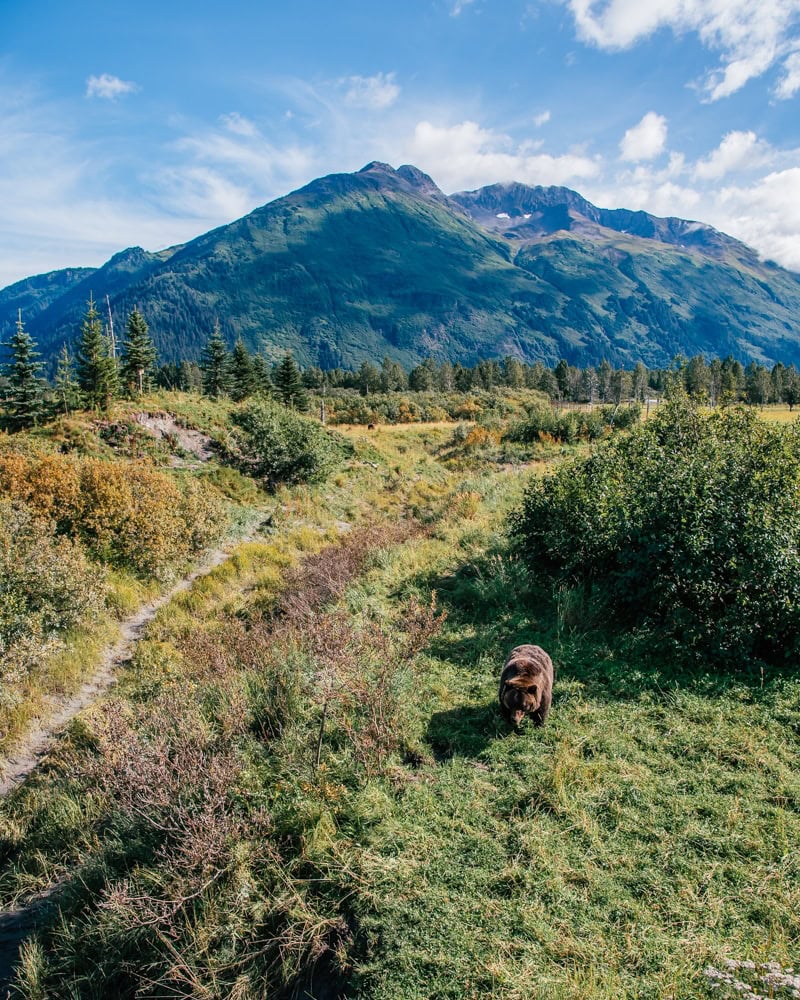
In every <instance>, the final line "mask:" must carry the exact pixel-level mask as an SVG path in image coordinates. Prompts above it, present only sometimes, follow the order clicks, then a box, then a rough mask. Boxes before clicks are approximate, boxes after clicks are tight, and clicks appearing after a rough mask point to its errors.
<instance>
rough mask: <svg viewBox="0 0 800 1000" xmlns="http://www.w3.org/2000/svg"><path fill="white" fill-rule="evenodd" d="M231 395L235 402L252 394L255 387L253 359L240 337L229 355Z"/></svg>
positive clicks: (239, 401)
mask: <svg viewBox="0 0 800 1000" xmlns="http://www.w3.org/2000/svg"><path fill="white" fill-rule="evenodd" d="M230 375H231V396H232V397H233V399H235V400H236V402H237V403H241V401H242V400H243V399H247V398H248V396H252V395H253V393H254V392H255V391H256V389H257V378H256V373H255V370H254V368H253V359H252V357H251V356H250V352H249V351H248V350H247V348H246V347H245V346H244V341H243V340H242V338H241V337H239V339H238V340H237V341H236V344H235V346H234V348H233V354H232V355H231V363H230Z"/></svg>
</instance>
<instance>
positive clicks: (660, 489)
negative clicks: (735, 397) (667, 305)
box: [514, 397, 800, 661]
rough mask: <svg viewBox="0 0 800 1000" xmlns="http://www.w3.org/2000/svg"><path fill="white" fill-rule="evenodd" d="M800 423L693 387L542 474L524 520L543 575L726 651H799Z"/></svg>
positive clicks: (721, 655)
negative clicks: (716, 400) (697, 401)
mask: <svg viewBox="0 0 800 1000" xmlns="http://www.w3.org/2000/svg"><path fill="white" fill-rule="evenodd" d="M799 488H800V427H798V426H797V425H795V426H792V427H789V428H780V427H774V426H770V425H768V424H766V423H764V422H761V421H759V419H758V417H757V416H756V415H755V414H754V413H752V412H745V411H744V410H735V411H723V412H720V413H715V414H713V415H712V416H709V417H703V416H702V415H701V414H700V413H699V412H698V410H697V409H696V407H695V406H694V404H692V403H691V402H690V401H689V400H687V399H686V398H685V397H681V398H674V399H672V400H671V401H669V402H668V403H666V404H665V405H663V406H662V407H661V408H660V410H659V412H658V414H657V415H656V417H655V418H654V419H652V420H651V421H649V422H648V423H647V424H644V425H642V426H639V427H638V428H636V430H634V432H633V433H632V434H630V435H626V436H620V437H618V438H614V439H613V440H612V441H610V442H608V443H607V444H606V445H605V446H602V447H600V448H599V449H598V450H597V451H596V453H595V454H593V455H592V456H591V457H590V458H588V459H580V460H575V461H573V462H570V463H568V464H565V465H563V466H562V467H561V468H559V470H558V471H557V472H556V473H555V474H554V475H553V476H551V477H548V478H545V479H542V480H534V481H533V482H532V483H531V484H530V486H529V488H528V490H527V493H526V495H525V499H524V502H523V506H522V509H521V510H520V511H519V512H518V514H517V515H516V518H515V524H514V527H515V532H516V535H517V538H518V540H519V544H520V545H521V547H522V552H523V554H524V556H525V557H526V559H527V560H528V562H529V563H530V565H531V566H532V567H533V568H534V570H535V571H536V572H538V573H542V572H545V573H546V574H548V575H550V576H551V577H552V578H555V579H556V580H560V581H562V582H563V581H568V582H569V583H573V584H574V583H576V582H582V583H583V584H584V585H585V586H586V587H587V588H595V590H596V591H597V592H598V594H599V595H600V596H602V597H603V598H604V599H605V600H607V601H608V603H609V605H610V607H611V608H612V609H613V611H614V612H616V614H617V615H618V616H619V617H620V618H621V619H622V620H623V621H625V622H627V623H629V624H635V625H637V626H645V627H648V628H651V629H656V630H658V631H659V632H660V633H661V634H664V635H668V636H670V637H671V638H672V639H673V640H674V641H675V643H676V644H678V645H679V646H680V647H682V648H684V649H685V650H698V651H702V653H703V654H704V655H707V656H711V657H712V658H715V659H717V660H720V661H732V660H736V659H739V660H742V659H744V660H746V659H748V658H750V657H753V656H756V657H760V658H763V659H766V660H771V661H778V660H782V659H784V658H791V657H792V656H793V655H795V654H796V653H797V651H798V649H800V511H799V510H798V505H797V500H798V489H799Z"/></svg>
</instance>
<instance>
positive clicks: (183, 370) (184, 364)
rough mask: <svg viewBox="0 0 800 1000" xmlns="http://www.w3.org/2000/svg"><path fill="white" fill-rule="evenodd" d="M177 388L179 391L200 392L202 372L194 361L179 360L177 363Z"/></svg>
mask: <svg viewBox="0 0 800 1000" xmlns="http://www.w3.org/2000/svg"><path fill="white" fill-rule="evenodd" d="M178 388H179V389H180V390H181V392H202V391H203V374H202V372H201V371H200V367H199V365H198V364H197V362H196V361H186V360H183V361H181V363H180V365H178Z"/></svg>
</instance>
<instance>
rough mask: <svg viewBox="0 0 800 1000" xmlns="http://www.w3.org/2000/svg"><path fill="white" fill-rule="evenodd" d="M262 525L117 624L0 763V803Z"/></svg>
mask: <svg viewBox="0 0 800 1000" xmlns="http://www.w3.org/2000/svg"><path fill="white" fill-rule="evenodd" d="M262 523H263V522H261V521H259V523H258V524H254V525H251V526H250V527H249V528H248V529H247V531H246V532H245V534H243V535H242V536H240V537H238V538H236V539H230V540H228V541H227V542H226V543H225V544H224V545H221V546H219V547H218V548H216V549H213V550H212V551H211V552H209V553H208V554H207V555H206V557H205V558H204V559H203V560H202V562H200V563H199V564H198V565H197V566H195V568H194V569H193V570H192V571H191V573H189V574H188V575H187V576H184V577H183V578H182V579H181V580H179V581H178V582H177V583H176V584H175V585H174V586H173V587H171V588H170V589H169V590H168V591H167V592H166V593H164V594H162V595H161V596H160V597H158V598H157V599H156V600H155V601H151V602H150V603H149V604H144V605H143V606H142V607H140V608H139V610H138V611H137V612H136V613H135V614H133V615H131V616H130V617H129V618H125V619H124V620H123V621H122V623H121V624H120V638H119V640H118V642H117V643H116V644H115V645H113V646H109V647H107V648H106V649H105V650H104V652H103V654H102V657H101V659H100V661H99V663H98V665H97V668H96V670H95V672H94V673H93V674H92V676H91V677H90V678H89V680H88V681H86V683H85V684H84V685H83V686H82V687H81V688H80V689H79V690H78V691H77V692H76V693H75V694H74V695H73V696H72V697H70V698H56V697H51V698H49V699H48V703H47V705H46V710H45V712H44V713H43V718H42V719H40V721H39V724H38V725H37V726H35V727H34V728H33V729H31V730H29V731H28V733H27V734H26V735H25V736H24V737H23V738H22V739H21V741H20V742H19V744H18V745H17V746H16V748H15V750H14V753H13V755H12V756H10V757H7V758H5V759H3V758H0V799H2V798H5V796H6V795H8V793H9V792H11V791H13V789H15V788H16V787H17V786H18V785H21V784H22V782H23V781H25V779H26V778H27V777H28V775H29V774H30V773H31V772H32V771H34V770H35V769H36V767H37V765H38V764H39V762H40V761H41V760H42V758H43V757H45V756H46V755H47V753H48V751H49V750H50V748H51V747H52V746H53V744H54V743H55V742H56V741H57V739H58V737H59V734H60V733H61V731H62V730H63V729H64V727H65V726H66V725H67V723H68V722H70V721H71V720H72V719H74V718H75V716H76V715H77V714H78V713H79V712H81V711H83V709H84V708H86V707H87V706H88V705H90V704H91V703H92V702H93V701H95V699H97V698H98V697H99V696H100V695H101V694H102V693H103V692H104V691H106V690H107V689H108V688H109V687H111V685H112V684H113V683H114V681H115V679H116V672H117V668H118V667H119V666H120V664H122V663H125V661H126V660H129V659H130V657H131V654H132V653H133V649H134V647H135V645H136V643H137V642H138V641H139V640H140V639H141V638H142V634H143V633H144V631H145V629H146V628H147V626H148V625H149V624H150V622H151V621H152V620H153V619H154V618H155V616H156V614H157V613H158V611H159V610H160V609H161V608H163V607H164V605H165V604H169V602H170V601H171V600H172V599H173V597H175V596H176V595H178V594H181V593H183V592H184V591H186V590H189V588H190V587H191V586H192V584H193V583H194V581H195V580H197V579H198V578H199V577H201V576H205V575H206V574H207V573H210V572H211V570H213V569H215V568H216V567H217V566H220V565H222V563H224V562H225V561H226V560H227V559H229V558H230V557H231V555H232V554H233V551H234V549H235V548H236V546H237V545H242V544H243V543H245V542H250V541H253V539H254V538H255V537H256V534H257V533H258V529H259V527H261V526H262ZM0 933H2V931H1V930H0Z"/></svg>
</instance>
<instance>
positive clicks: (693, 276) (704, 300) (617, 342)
mask: <svg viewBox="0 0 800 1000" xmlns="http://www.w3.org/2000/svg"><path fill="white" fill-rule="evenodd" d="M67 274H69V275H70V276H71V277H70V278H67V277H66V275H67ZM59 276H61V277H59ZM45 278H47V279H49V280H48V281H45V280H44V279H45ZM59 281H60V282H61V283H62V285H63V292H62V294H49V292H50V290H52V291H55V290H56V287H57V285H58V282H59ZM43 283H44V285H46V286H47V287H48V294H47V295H44V294H42V295H40V296H38V297H37V296H29V297H28V299H26V300H25V301H24V302H23V301H20V293H19V292H14V289H19V288H20V286H21V285H26V284H27V285H30V286H35V287H37V288H38V287H39V286H40V285H42V284H43ZM90 291H91V292H92V293H93V294H94V296H95V298H96V299H103V298H104V297H105V296H106V295H108V296H109V297H110V299H111V303H112V308H113V310H114V313H115V315H116V316H118V317H119V321H120V322H122V320H123V319H124V316H125V315H126V313H127V312H128V310H130V308H132V306H133V305H138V306H139V307H140V308H142V309H143V311H144V312H145V314H146V316H147V319H148V322H149V323H150V325H151V328H152V330H153V333H154V336H155V338H156V341H157V344H158V347H159V349H160V351H161V356H162V359H164V360H168V359H174V358H180V357H189V358H196V357H198V355H199V353H200V350H201V348H202V345H203V343H204V342H205V340H206V338H207V336H208V333H209V332H210V330H211V327H212V326H213V323H214V320H215V319H216V318H217V317H219V320H220V323H221V325H222V328H223V332H224V333H225V335H226V337H227V338H228V339H229V340H230V341H231V342H233V340H234V339H235V338H236V337H237V336H241V337H242V338H243V339H244V341H245V343H246V344H247V345H248V346H249V347H250V348H253V349H259V350H263V351H265V352H266V353H267V355H268V356H271V357H276V356H278V355H279V354H280V352H281V351H283V350H285V349H286V348H289V349H291V350H293V351H294V352H295V354H296V355H297V356H298V358H300V359H301V360H302V361H303V362H304V363H306V364H312V363H313V364H320V365H321V366H322V367H331V366H335V365H345V366H357V365H358V364H359V363H360V362H361V361H362V360H364V359H371V360H375V359H379V358H380V357H382V356H383V355H385V354H388V355H389V356H390V357H393V358H395V359H397V360H399V361H400V362H401V363H404V364H406V365H410V364H413V363H416V362H418V361H419V360H420V359H421V358H423V357H425V356H427V355H434V356H437V357H439V358H447V359H449V360H451V361H461V362H463V363H474V362H475V361H477V360H479V359H481V358H484V357H502V356H506V355H516V356H518V357H520V358H522V359H524V360H526V361H535V360H542V361H545V362H547V363H555V362H556V361H557V360H558V359H559V358H561V357H564V358H566V359H567V360H568V361H570V362H571V363H574V364H589V363H597V362H599V361H600V360H601V359H602V358H604V357H605V358H608V359H609V360H610V361H612V362H613V363H616V364H633V363H634V362H635V361H637V360H640V359H641V360H643V361H644V362H645V363H647V364H649V365H651V366H655V365H662V364H665V363H667V362H668V361H669V360H670V359H671V358H672V357H673V356H674V355H675V354H676V353H683V354H685V355H693V354H698V353H702V354H705V355H708V356H711V355H725V354H728V353H730V354H733V355H735V356H737V357H739V358H740V359H742V360H748V359H755V360H758V361H761V362H764V363H771V362H774V361H777V360H781V361H784V362H785V363H789V362H795V363H800V321H798V316H800V277H798V276H797V275H795V274H792V273H790V272H788V271H786V270H784V269H782V268H780V267H778V266H777V265H775V264H771V263H764V262H762V261H760V260H759V259H758V257H757V255H756V254H755V252H754V251H752V250H751V249H750V248H748V247H746V246H745V245H744V244H742V243H740V242H738V241H737V240H734V239H732V238H731V237H729V236H726V235H724V234H722V233H719V232H718V231H716V230H714V229H712V228H711V227H709V226H705V225H702V224H701V223H696V222H687V221H685V220H681V219H660V218H657V217H655V216H651V215H648V214H647V213H645V212H630V211H625V210H621V209H619V210H606V209H600V208H597V207H596V206H594V205H592V204H591V203H590V202H588V201H586V200H585V199H584V198H582V197H581V196H580V195H579V194H577V193H576V192H574V191H570V190H569V189H566V188H532V187H526V186H524V185H520V184H512V185H493V186H491V187H487V188H482V189H480V190H478V191H474V192H468V193H462V194H458V195H454V196H452V197H448V196H446V195H445V194H443V193H442V192H441V191H440V190H439V188H438V187H437V186H436V184H435V183H434V182H433V181H432V180H431V178H429V177H428V176H427V175H425V174H423V173H422V172H421V171H419V170H417V169H416V168H415V167H411V166H403V167H400V168H399V169H398V170H394V169H393V168H392V167H390V166H388V165H386V164H382V163H371V164H369V165H368V166H366V167H364V168H363V169H362V170H360V171H358V172H357V173H353V174H333V175H330V176H328V177H323V178H320V179H318V180H316V181H314V182H312V183H311V184H309V185H307V186H306V187H304V188H302V189H300V190H299V191H296V192H294V193H292V194H290V195H287V196H286V197H283V198H279V199H277V200H276V201H273V202H271V203H269V204H268V205H265V206H263V207H262V208H259V209H257V210H256V211H254V212H252V213H251V214H250V215H248V216H246V217H244V218H242V219H239V220H237V221H236V222H233V223H231V224H230V225H226V226H222V227H220V228H219V229H215V230H213V231H212V232H209V233H206V234H205V235H203V236H200V237H198V238H197V239H195V240H192V241H191V242H189V243H187V244H185V245H184V246H181V247H175V248H171V249H169V250H165V251H162V252H160V253H157V254H150V253H147V252H146V251H144V250H142V249H140V248H133V249H129V250H126V251H124V252H122V253H120V254H117V255H116V256H115V257H113V258H112V259H111V260H110V261H109V262H108V263H107V264H105V265H104V266H103V267H101V268H99V269H98V270H96V271H89V270H84V271H81V270H73V271H70V272H56V274H55V275H49V276H44V278H35V279H29V281H28V282H27V283H26V282H22V283H19V285H16V286H12V288H10V289H6V290H5V291H4V292H2V293H0V334H2V333H3V332H4V331H5V330H7V329H8V327H9V324H10V323H11V322H13V319H14V318H15V317H16V310H17V308H18V307H20V306H22V307H23V309H24V310H25V319H26V321H27V324H28V328H29V329H30V331H31V332H32V333H33V334H34V336H35V337H36V338H37V340H38V341H39V343H40V345H41V347H42V350H43V352H44V353H45V354H46V355H47V356H49V357H51V358H52V357H53V356H54V355H55V354H56V353H57V351H58V349H59V348H60V346H61V344H62V343H63V342H64V341H65V340H69V339H72V338H74V336H75V333H76V331H77V329H78V327H79V324H80V318H81V315H82V313H83V311H84V307H85V305H84V304H85V301H86V299H87V298H88V296H89V292H90Z"/></svg>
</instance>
